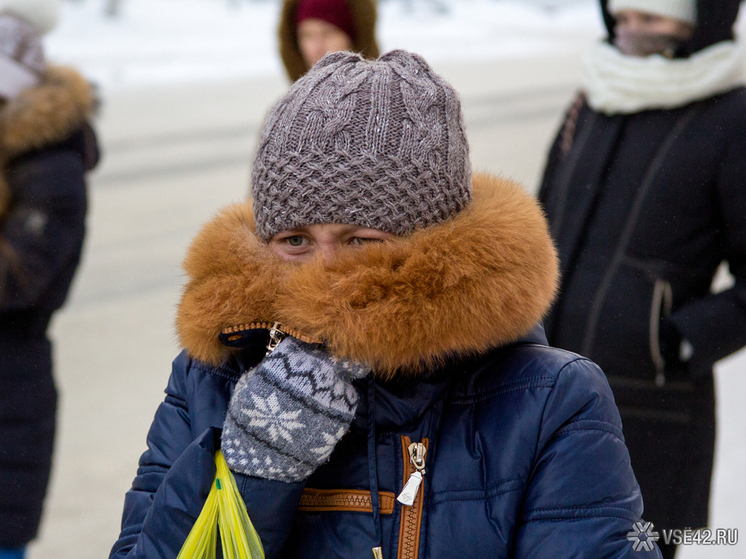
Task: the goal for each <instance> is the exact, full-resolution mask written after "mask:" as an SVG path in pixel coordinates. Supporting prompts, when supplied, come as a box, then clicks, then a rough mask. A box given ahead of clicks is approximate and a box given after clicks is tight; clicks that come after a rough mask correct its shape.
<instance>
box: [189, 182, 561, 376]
mask: <svg viewBox="0 0 746 559" xmlns="http://www.w3.org/2000/svg"><path fill="white" fill-rule="evenodd" d="M473 183H474V198H473V202H472V204H471V206H469V207H468V208H467V209H466V210H464V211H463V212H461V213H460V214H459V215H458V216H456V217H455V218H454V219H452V220H450V221H448V222H446V223H443V224H441V225H437V226H434V227H430V228H428V229H424V230H420V231H417V232H415V233H414V234H412V235H411V236H408V237H402V238H397V239H395V240H392V241H388V242H385V243H377V244H373V245H367V246H365V247H362V248H360V249H357V250H349V251H346V252H345V253H343V254H341V255H340V256H339V258H338V259H337V260H336V261H335V263H334V264H333V265H331V266H327V265H325V264H324V263H323V261H321V260H320V259H318V260H314V261H311V262H306V263H303V264H297V263H289V262H286V261H284V260H282V259H280V258H279V257H277V256H275V255H274V254H273V253H272V252H270V250H269V248H268V246H267V244H266V243H264V242H263V241H261V240H259V239H258V238H257V237H256V236H255V234H254V233H253V231H254V220H253V214H252V210H251V207H250V206H249V205H247V204H241V205H235V206H231V207H229V208H227V209H225V210H224V211H223V212H222V213H220V214H219V215H218V216H217V217H216V218H215V219H214V220H213V221H212V222H210V223H209V224H207V225H206V226H205V227H204V228H203V230H202V231H201V233H200V234H199V235H198V236H197V237H196V239H195V240H194V242H193V243H192V246H191V248H190V249H189V252H188V255H187V257H186V260H185V264H184V268H185V270H186V272H187V275H188V276H189V282H188V284H187V286H186V288H185V290H184V293H183V295H182V300H181V303H180V305H179V311H178V317H177V331H178V334H179V337H180V340H181V343H182V344H183V345H184V347H185V348H186V349H187V351H188V352H189V354H190V355H191V356H192V357H194V358H196V359H199V360H201V361H204V362H207V363H211V364H216V365H217V364H219V363H222V362H224V361H225V360H226V359H227V358H228V357H229V356H230V352H231V351H233V350H232V349H231V348H228V347H226V346H224V345H222V344H221V342H220V341H219V339H218V335H219V334H220V333H221V332H222V331H223V330H225V329H227V328H230V327H233V326H236V325H240V324H247V323H251V322H272V321H278V322H281V323H282V324H285V325H288V326H291V327H293V328H296V329H298V330H301V331H303V332H305V333H307V334H308V335H309V336H311V337H312V338H316V339H321V340H325V342H326V344H327V346H328V347H329V349H330V351H331V352H332V353H333V354H334V355H337V356H339V357H346V358H351V359H354V360H357V361H362V362H365V363H368V364H370V365H371V366H372V367H373V368H374V370H375V371H376V372H377V374H379V375H381V376H385V377H390V376H392V375H394V374H396V371H408V372H410V373H414V372H417V371H419V370H422V369H423V368H425V367H428V366H432V365H436V364H438V363H439V362H441V361H442V360H443V359H444V358H445V357H447V356H449V355H453V354H478V353H482V352H485V351H487V350H489V349H490V348H493V347H497V346H501V345H504V344H507V343H510V342H511V341H514V340H516V339H518V338H520V337H521V336H522V335H524V334H525V333H526V332H528V331H529V330H530V329H531V328H532V327H533V326H534V325H535V324H536V322H537V321H539V320H540V319H541V318H542V317H543V315H544V314H545V313H546V312H547V310H548V309H549V306H550V305H551V303H552V301H553V299H554V296H555V293H556V288H557V282H558V265H557V257H556V253H555V249H554V246H553V243H552V241H551V238H550V236H549V232H548V229H547V225H546V221H545V219H544V216H543V214H542V211H541V209H540V208H539V205H538V203H537V202H536V201H535V200H534V199H533V198H532V197H531V196H529V195H528V194H526V193H525V192H524V191H523V189H522V188H521V187H520V186H518V185H516V184H515V183H512V182H509V181H506V180H502V179H498V178H494V177H489V176H475V177H474V181H473Z"/></svg>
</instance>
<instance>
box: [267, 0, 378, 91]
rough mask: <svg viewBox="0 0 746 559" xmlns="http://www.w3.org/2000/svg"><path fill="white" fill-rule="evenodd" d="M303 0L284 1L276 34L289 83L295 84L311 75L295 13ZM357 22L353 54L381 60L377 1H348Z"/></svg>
mask: <svg viewBox="0 0 746 559" xmlns="http://www.w3.org/2000/svg"><path fill="white" fill-rule="evenodd" d="M299 2H300V0H284V1H283V3H282V12H281V13H280V26H279V28H278V30H277V35H278V39H279V42H280V56H281V57H282V63H283V64H284V65H285V71H286V72H287V74H288V77H289V78H290V81H293V82H294V81H296V80H297V79H298V78H300V77H301V76H302V75H303V74H305V73H306V72H307V71H308V68H306V63H305V62H304V61H303V56H301V53H300V49H299V48H298V41H297V40H296V37H295V11H296V9H297V7H298V3H299ZM347 3H348V4H349V5H350V10H351V11H352V18H353V20H354V22H355V31H356V32H357V37H356V38H355V41H354V44H353V45H352V50H354V51H355V52H359V53H360V54H362V55H363V56H364V57H366V58H378V56H379V51H378V44H377V43H376V34H375V33H376V15H377V12H376V3H375V0H347Z"/></svg>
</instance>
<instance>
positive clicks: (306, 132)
mask: <svg viewBox="0 0 746 559" xmlns="http://www.w3.org/2000/svg"><path fill="white" fill-rule="evenodd" d="M252 195H253V199H254V214H255V218H256V227H257V235H258V236H259V237H260V238H262V239H264V240H269V239H270V238H271V237H272V236H273V235H275V234H276V233H279V232H281V231H285V230H289V229H295V228H298V227H302V226H305V225H312V224H320V223H344V224H348V225H356V226H359V227H365V228H373V229H379V230H382V231H386V232H389V233H393V234H395V235H406V234H408V233H411V232H412V231H414V230H415V229H420V228H424V227H428V226H430V225H434V224H437V223H441V222H443V221H446V220H448V219H449V218H451V217H453V216H455V215H456V214H458V213H459V212H460V211H461V210H463V209H464V208H465V207H466V206H467V205H468V204H469V203H470V201H471V166H470V163H469V147H468V143H467V140H466V133H465V129H464V121H463V115H462V113H461V104H460V102H459V99H458V95H457V94H456V92H455V91H454V89H453V88H452V87H451V86H450V85H449V84H448V83H447V82H446V81H445V80H443V79H442V78H440V77H439V76H438V75H437V74H435V73H434V72H433V71H432V69H431V68H430V67H429V66H428V64H427V63H426V62H425V61H424V60H423V59H422V58H421V57H419V56H418V55H416V54H412V53H409V52H406V51H402V50H396V51H391V52H389V53H387V54H385V55H383V56H381V57H380V58H379V59H378V60H365V59H363V57H362V56H360V55H359V54H353V53H349V52H337V53H332V54H329V55H327V56H325V57H324V58H323V59H322V60H321V61H320V62H319V63H318V64H316V66H314V67H313V68H312V69H311V70H310V71H309V72H308V73H307V74H306V75H305V76H304V77H302V78H301V79H300V80H298V81H297V82H296V83H295V84H294V85H293V86H292V87H291V89H290V91H289V92H288V93H287V94H286V95H285V96H284V97H283V98H282V99H281V100H280V101H279V102H278V103H277V104H276V105H275V106H274V107H273V108H272V110H271V112H270V114H269V116H268V118H267V121H266V123H265V126H264V130H263V133H262V137H261V139H260V141H259V147H258V150H257V155H256V157H255V159H254V167H253V172H252Z"/></svg>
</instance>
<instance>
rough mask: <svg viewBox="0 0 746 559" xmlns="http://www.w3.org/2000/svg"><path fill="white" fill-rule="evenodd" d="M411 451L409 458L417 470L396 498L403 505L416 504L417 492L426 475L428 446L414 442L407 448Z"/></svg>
mask: <svg viewBox="0 0 746 559" xmlns="http://www.w3.org/2000/svg"><path fill="white" fill-rule="evenodd" d="M407 450H408V451H409V460H410V461H411V462H412V465H413V466H414V467H415V471H414V472H412V475H410V476H409V479H408V480H407V483H406V484H405V485H404V489H402V492H401V493H399V496H398V497H397V498H396V500H397V501H399V502H400V503H401V504H402V505H407V506H408V507H411V506H412V505H413V504H414V500H415V499H416V498H417V492H418V491H419V490H420V485H422V479H423V476H424V475H425V456H426V455H427V447H426V446H425V445H424V444H422V443H412V444H411V445H409V448H408V449H407Z"/></svg>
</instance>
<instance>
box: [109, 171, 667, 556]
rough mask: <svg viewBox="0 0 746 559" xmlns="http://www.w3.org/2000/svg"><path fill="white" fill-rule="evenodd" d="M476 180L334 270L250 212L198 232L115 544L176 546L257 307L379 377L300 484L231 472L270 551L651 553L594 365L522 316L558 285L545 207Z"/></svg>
mask: <svg viewBox="0 0 746 559" xmlns="http://www.w3.org/2000/svg"><path fill="white" fill-rule="evenodd" d="M474 187H475V199H474V203H473V207H472V208H470V209H469V210H467V211H466V212H464V214H461V215H460V216H459V217H457V218H456V220H454V222H453V223H449V224H448V225H444V226H443V227H440V226H438V227H435V228H432V229H431V230H428V231H427V232H423V234H422V235H421V236H420V235H418V234H415V235H414V236H413V237H411V238H408V239H405V240H402V241H394V242H393V243H386V244H383V245H376V246H371V247H366V248H364V249H360V250H359V251H351V254H350V255H349V258H345V257H343V258H342V260H341V261H340V262H338V263H337V264H335V266H332V267H329V266H324V265H323V263H322V262H315V263H311V264H303V265H290V266H288V264H286V263H283V262H279V261H278V260H277V259H272V258H271V256H270V255H269V254H268V253H267V252H266V248H265V247H263V246H262V244H261V242H259V241H255V240H254V237H252V236H251V235H250V234H249V235H247V233H250V232H251V228H252V224H251V214H250V211H248V209H245V208H243V209H241V208H233V209H230V210H228V211H227V212H225V213H223V214H222V215H221V216H219V217H218V218H217V219H216V221H215V222H213V223H212V224H211V225H209V226H208V227H207V228H206V229H205V230H204V231H203V233H202V234H201V235H200V237H199V238H198V239H197V240H196V241H195V243H194V245H193V247H192V250H191V252H190V256H189V257H188V258H187V263H186V268H187V271H188V273H189V274H190V277H191V281H190V284H189V285H188V286H187V288H186V291H185V295H184V298H183V300H182V303H181V306H180V315H179V331H180V335H181V337H182V341H183V342H184V344H185V346H186V348H187V350H186V351H185V352H183V353H182V354H181V355H180V356H179V357H178V358H177V359H176V360H175V362H174V368H173V373H172V376H171V380H170V382H169V385H168V388H167V390H166V394H167V395H166V399H165V401H164V402H163V404H162V405H161V407H160V408H159V410H158V412H157V413H156V417H155V420H154V422H153V426H152V428H151V431H150V434H149V435H148V450H147V451H146V452H145V454H143V456H142V458H141V461H140V468H139V470H138V475H137V477H136V478H135V481H134V483H133V486H132V489H131V490H130V491H129V492H128V494H127V496H126V500H125V510H124V516H123V525H122V533H121V536H120V539H119V541H117V543H116V544H115V546H114V548H113V550H112V555H111V556H112V557H116V558H124V557H130V558H132V557H141V558H148V559H155V558H161V557H162V558H167V557H168V558H173V557H176V555H177V554H178V551H179V549H180V548H181V546H182V544H183V542H184V540H185V538H186V536H187V534H188V533H189V530H190V529H191V527H192V525H193V523H194V520H195V519H196V517H197V516H198V515H199V512H200V510H201V508H202V505H203V503H204V500H205V498H206V496H207V493H208V491H209V488H210V484H211V483H212V480H213V477H214V473H215V469H214V466H213V452H214V451H215V450H216V449H217V447H218V446H219V434H220V428H221V427H222V425H223V421H224V419H225V414H226V409H227V406H228V403H229V401H230V398H231V394H232V390H233V388H234V386H235V384H236V382H237V380H238V378H239V377H240V376H241V375H242V374H246V373H247V371H249V370H250V369H251V368H252V367H253V366H254V365H256V363H257V362H258V361H260V360H261V358H262V356H263V354H264V347H265V344H266V341H267V330H266V327H265V326H266V325H263V324H262V323H260V322H256V319H258V318H261V317H264V316H272V314H266V313H270V312H271V313H273V315H274V316H277V317H278V318H280V319H281V320H282V321H283V322H284V323H287V324H293V326H294V328H297V329H299V330H300V331H302V332H304V333H311V335H312V336H314V337H317V338H319V339H323V340H324V341H325V343H326V345H327V347H328V348H329V350H330V351H331V352H332V353H334V354H337V355H341V356H346V357H352V358H356V359H359V360H361V361H366V362H368V363H371V364H372V365H373V367H374V371H375V372H376V374H375V380H374V379H373V377H369V378H368V379H365V380H363V381H358V382H357V385H356V386H357V389H358V391H359V392H360V405H359V406H358V409H357V413H356V417H355V420H354V421H353V424H352V427H351V428H350V430H349V432H348V433H347V434H346V435H345V436H344V437H343V438H342V440H341V441H340V443H339V444H338V445H337V447H336V448H335V450H334V452H333V454H332V456H331V459H330V460H329V462H328V463H326V464H324V465H322V466H321V467H319V468H318V469H317V470H316V471H315V472H314V474H313V475H312V476H311V477H310V478H309V479H308V480H307V481H306V482H303V483H295V484H293V483H282V482H277V481H269V480H264V479H259V478H253V477H248V476H243V475H236V480H237V483H238V487H239V489H240V491H241V494H242V496H243V498H244V501H245V502H246V506H247V509H248V512H249V515H250V517H251V519H252V521H253V523H254V525H255V526H256V528H257V530H258V532H259V534H260V536H261V538H262V541H263V543H264V547H265V551H266V555H267V557H268V558H276V557H283V558H290V557H294V558H296V557H301V558H302V557H308V558H318V557H324V558H337V557H338V558H352V557H370V556H371V550H372V548H373V547H375V546H377V545H380V546H381V547H382V550H383V556H384V557H386V558H387V559H388V558H391V559H393V558H394V557H397V558H399V557H403V558H436V557H437V558H449V557H490V558H498V557H505V558H508V557H515V558H519V557H520V558H523V557H531V558H544V557H546V558H550V557H551V558H552V559H555V558H558V557H593V558H601V557H615V558H616V557H644V556H651V557H659V554H658V550H657V548H654V546H652V545H651V548H653V549H652V551H650V552H649V553H646V552H636V551H634V550H633V545H634V544H635V543H636V541H635V542H633V541H629V540H628V533H629V532H631V531H633V524H634V523H635V522H638V521H640V516H641V514H642V498H641V496H640V492H639V488H638V486H637V482H636V481H635V477H634V474H633V473H632V469H631V467H630V462H629V456H628V453H627V449H626V447H625V445H624V439H623V436H622V431H621V422H620V420H619V414H618V412H617V409H616V406H615V404H614V400H613V397H612V395H611V391H610V389H609V386H608V384H607V382H606V380H605V378H604V375H603V373H602V372H601V371H600V369H599V368H598V367H597V366H595V365H594V364H593V363H592V362H590V361H588V360H587V359H584V358H581V357H579V356H577V355H575V354H571V353H568V352H564V351H561V350H556V349H552V348H549V347H547V345H546V340H545V338H544V335H543V331H542V329H541V328H540V327H535V326H534V327H532V325H531V324H530V322H531V321H533V323H535V322H536V319H537V318H538V316H540V315H541V313H543V312H545V310H546V305H548V303H549V301H551V298H552V295H553V291H554V282H555V281H556V276H555V269H556V268H555V267H556V263H555V258H554V253H553V249H552V246H551V242H550V241H549V240H548V236H547V235H546V228H545V226H544V225H543V218H542V217H541V214H540V213H539V212H538V211H537V210H536V206H535V205H534V202H533V201H532V200H530V198H528V197H527V196H525V195H524V194H522V193H521V192H520V189H518V188H517V187H515V186H513V185H510V184H506V183H504V182H502V181H497V180H494V179H485V178H478V177H475V183H474ZM480 227H481V228H482V229H480ZM488 232H489V233H490V234H491V235H487V233H488ZM203 251H204V252H203ZM352 252H354V254H352ZM208 254H209V255H210V258H207V259H206V258H205V256H206V255H208ZM456 255H460V258H458V259H456V260H454V257H456ZM260 264H261V266H260ZM436 270H437V272H436ZM262 277H265V278H271V279H272V281H266V282H264V281H263V280H262ZM498 277H499V278H500V279H499V280H497V279H495V278H498ZM242 278H243V279H242ZM348 280H349V281H348ZM298 282H299V283H298ZM259 284H261V289H258V287H257V286H258V285H259ZM284 293H292V294H293V297H288V298H285V297H284V296H283V294H284ZM529 294H532V295H529ZM267 295H270V296H269V297H268V296H267ZM392 301H394V302H395V304H392ZM306 305H310V306H312V307H313V308H308V307H307V306H306ZM459 309H460V311H459ZM231 313H239V314H236V315H235V316H228V315H230V314H231ZM366 313H370V314H369V316H367V317H364V318H360V316H361V315H365V314H366ZM387 313H388V314H387ZM432 313H436V314H432ZM304 317H306V318H305V320H304ZM308 317H311V318H308ZM319 317H325V319H324V320H323V323H326V324H330V325H331V324H333V326H330V327H329V329H328V330H324V328H323V326H322V325H321V324H322V321H321V319H320V318H319ZM332 317H333V320H332ZM436 317H437V320H435V318H436ZM317 320H318V321H319V322H315V321H317ZM226 324H232V326H223V325H226ZM216 328H217V329H216ZM200 332H207V334H204V335H200ZM526 332H528V333H526ZM439 341H440V342H439ZM438 343H440V345H439V346H438ZM469 344H473V345H471V346H470V345H469ZM482 344H484V345H482ZM485 346H486V347H485ZM434 356H437V359H435V358H433V357H434ZM412 442H416V443H422V444H423V445H425V447H426V448H427V453H426V457H425V475H424V481H423V484H422V486H421V487H420V489H419V491H418V493H417V497H416V499H415V501H414V504H413V505H412V506H406V505H402V504H401V503H399V502H397V501H396V496H397V495H398V494H399V493H400V492H401V490H402V488H403V486H404V484H405V483H406V482H407V479H408V478H409V475H410V474H411V473H412V471H413V466H412V465H411V462H410V456H409V451H408V447H409V444H410V443H412ZM372 446H374V448H375V453H369V448H371V447H372ZM375 485H377V486H378V499H374V498H372V493H371V487H374V486H375ZM633 539H635V540H636V538H633ZM638 547H639V546H638Z"/></svg>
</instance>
